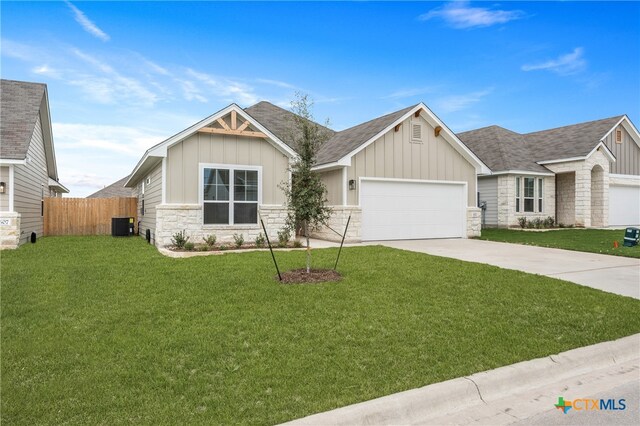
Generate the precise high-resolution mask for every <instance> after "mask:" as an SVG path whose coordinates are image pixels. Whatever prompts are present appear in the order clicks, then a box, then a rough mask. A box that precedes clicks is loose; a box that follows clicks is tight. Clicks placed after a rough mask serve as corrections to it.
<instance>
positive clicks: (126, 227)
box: [111, 217, 135, 237]
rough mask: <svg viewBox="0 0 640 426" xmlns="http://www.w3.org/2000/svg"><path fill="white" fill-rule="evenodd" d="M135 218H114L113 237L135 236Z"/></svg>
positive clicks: (112, 219)
mask: <svg viewBox="0 0 640 426" xmlns="http://www.w3.org/2000/svg"><path fill="white" fill-rule="evenodd" d="M134 228H135V226H134V218H132V217H112V218H111V236H113V237H128V236H131V235H133V234H134Z"/></svg>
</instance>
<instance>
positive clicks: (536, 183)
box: [514, 175, 545, 214]
mask: <svg viewBox="0 0 640 426" xmlns="http://www.w3.org/2000/svg"><path fill="white" fill-rule="evenodd" d="M526 178H530V179H533V211H531V212H528V211H525V210H524V200H525V198H527V199H530V198H532V197H525V196H524V180H525V179H526ZM515 180H516V190H515V194H514V199H516V200H520V209H519V210H518V208H517V204H518V203H517V202H516V206H514V209H515V212H516V213H522V214H535V213H544V209H545V202H544V178H540V177H537V176H534V175H519V176H515ZM518 180H519V182H518ZM540 182H542V195H540ZM518 192H520V195H518ZM539 200H542V209H540V208H539V207H540V201H539Z"/></svg>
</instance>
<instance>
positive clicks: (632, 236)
mask: <svg viewBox="0 0 640 426" xmlns="http://www.w3.org/2000/svg"><path fill="white" fill-rule="evenodd" d="M639 239H640V229H639V228H627V229H625V231H624V245H625V246H626V247H633V246H637V245H638V240H639Z"/></svg>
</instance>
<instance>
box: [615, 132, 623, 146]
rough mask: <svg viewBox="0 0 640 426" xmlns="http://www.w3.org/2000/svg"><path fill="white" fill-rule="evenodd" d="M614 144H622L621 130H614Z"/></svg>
mask: <svg viewBox="0 0 640 426" xmlns="http://www.w3.org/2000/svg"><path fill="white" fill-rule="evenodd" d="M616 143H622V130H616Z"/></svg>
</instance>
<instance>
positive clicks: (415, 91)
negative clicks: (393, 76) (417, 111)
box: [382, 86, 437, 99]
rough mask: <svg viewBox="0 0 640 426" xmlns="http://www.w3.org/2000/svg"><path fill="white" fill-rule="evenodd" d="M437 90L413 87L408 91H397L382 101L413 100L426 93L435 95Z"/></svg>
mask: <svg viewBox="0 0 640 426" xmlns="http://www.w3.org/2000/svg"><path fill="white" fill-rule="evenodd" d="M436 89H437V88H436V87H434V86H426V87H413V88H407V89H400V90H396V91H395V92H393V93H391V94H389V95H387V96H383V97H382V99H404V98H412V97H414V96H418V95H424V94H426V93H433V92H434V91H435V90H436Z"/></svg>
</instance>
